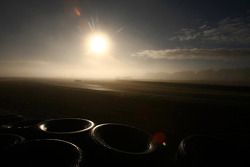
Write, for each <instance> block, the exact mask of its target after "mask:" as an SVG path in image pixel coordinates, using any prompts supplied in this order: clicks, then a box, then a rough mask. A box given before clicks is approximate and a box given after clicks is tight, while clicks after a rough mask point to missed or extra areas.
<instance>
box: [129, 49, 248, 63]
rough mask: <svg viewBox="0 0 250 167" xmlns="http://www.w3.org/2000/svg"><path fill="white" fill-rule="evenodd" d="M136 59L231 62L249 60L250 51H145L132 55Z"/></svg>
mask: <svg viewBox="0 0 250 167" xmlns="http://www.w3.org/2000/svg"><path fill="white" fill-rule="evenodd" d="M132 56H134V57H143V58H147V59H168V60H184V59H186V60H188V59H202V60H229V59H232V60H234V59H249V58H250V49H223V48H218V49H197V48H193V49H165V50H144V51H141V52H137V53H134V54H132Z"/></svg>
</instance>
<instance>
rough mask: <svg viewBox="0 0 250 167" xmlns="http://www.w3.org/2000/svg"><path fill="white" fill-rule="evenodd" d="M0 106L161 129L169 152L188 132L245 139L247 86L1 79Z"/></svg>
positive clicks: (249, 116)
mask: <svg viewBox="0 0 250 167" xmlns="http://www.w3.org/2000/svg"><path fill="white" fill-rule="evenodd" d="M0 109H1V110H0V112H2V113H4V112H8V113H17V114H22V115H23V116H25V117H27V118H32V119H47V118H61V117H81V118H88V119H90V120H92V121H94V122H95V123H106V122H117V123H125V124H129V125H133V126H136V127H139V128H141V129H144V130H147V131H149V132H151V133H158V132H161V134H162V133H164V134H165V135H166V141H167V145H169V149H170V150H173V151H172V152H174V150H176V148H177V145H178V144H179V142H180V141H181V139H183V137H185V136H188V135H191V134H209V135H213V136H219V137H222V138H224V139H226V140H230V141H233V142H241V143H244V142H246V143H247V142H248V140H249V138H250V137H249V136H250V128H249V127H250V121H249V120H250V87H236V86H211V85H197V84H175V83H153V82H135V81H112V82H111V81H80V80H78V81H66V80H20V79H19V80H13V79H2V80H1V81H0ZM2 113H1V114H2ZM173 155H174V154H173Z"/></svg>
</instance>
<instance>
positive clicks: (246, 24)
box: [169, 12, 250, 45]
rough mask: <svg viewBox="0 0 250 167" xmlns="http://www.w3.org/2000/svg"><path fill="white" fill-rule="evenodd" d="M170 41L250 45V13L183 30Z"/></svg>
mask: <svg viewBox="0 0 250 167" xmlns="http://www.w3.org/2000/svg"><path fill="white" fill-rule="evenodd" d="M169 40H171V41H181V42H184V41H192V40H198V41H200V42H213V43H217V44H221V43H223V44H238V45H244V44H245V45H247V44H249V43H250V12H248V14H247V15H246V16H244V17H234V18H233V17H227V18H225V19H223V20H221V21H219V22H217V23H216V24H214V25H207V24H204V25H200V26H199V27H194V28H183V29H181V30H180V31H179V32H177V33H176V35H175V36H173V37H171V38H170V39H169Z"/></svg>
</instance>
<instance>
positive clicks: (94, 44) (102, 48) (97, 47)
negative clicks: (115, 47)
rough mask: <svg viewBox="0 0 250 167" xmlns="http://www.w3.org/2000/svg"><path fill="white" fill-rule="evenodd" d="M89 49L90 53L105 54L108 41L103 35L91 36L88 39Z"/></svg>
mask: <svg viewBox="0 0 250 167" xmlns="http://www.w3.org/2000/svg"><path fill="white" fill-rule="evenodd" d="M89 47H90V48H89V49H90V51H91V53H94V54H97V55H100V54H105V53H107V51H108V49H109V39H108V37H107V36H106V35H104V34H99V33H96V34H92V35H91V36H90V38H89Z"/></svg>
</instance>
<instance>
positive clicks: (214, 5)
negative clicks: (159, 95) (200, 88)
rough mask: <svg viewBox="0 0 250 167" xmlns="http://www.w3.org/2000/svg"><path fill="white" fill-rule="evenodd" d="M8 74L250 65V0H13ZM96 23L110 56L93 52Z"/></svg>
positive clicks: (6, 24)
mask: <svg viewBox="0 0 250 167" xmlns="http://www.w3.org/2000/svg"><path fill="white" fill-rule="evenodd" d="M0 24H1V26H0V46H1V49H0V69H1V72H0V74H1V75H8V74H10V75H20V76H22V75H23V76H25V75H27V76H28V75H32V76H34V75H35V76H46V75H47V76H66V77H70V76H71V77H105V76H106V77H120V76H135V77H136V76H139V75H145V74H147V73H162V72H165V73H172V72H178V71H188V70H193V71H200V70H207V69H216V70H220V69H244V68H250V1H249V0H203V1H200V0H8V1H7V0H6V1H1V5H0ZM93 31H102V32H105V33H106V34H108V35H109V37H110V39H111V41H112V48H111V50H110V53H109V56H106V57H102V58H99V59H98V58H95V57H90V56H88V55H86V52H85V50H84V47H83V46H84V41H85V38H86V36H87V35H88V34H90V33H91V32H93Z"/></svg>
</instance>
